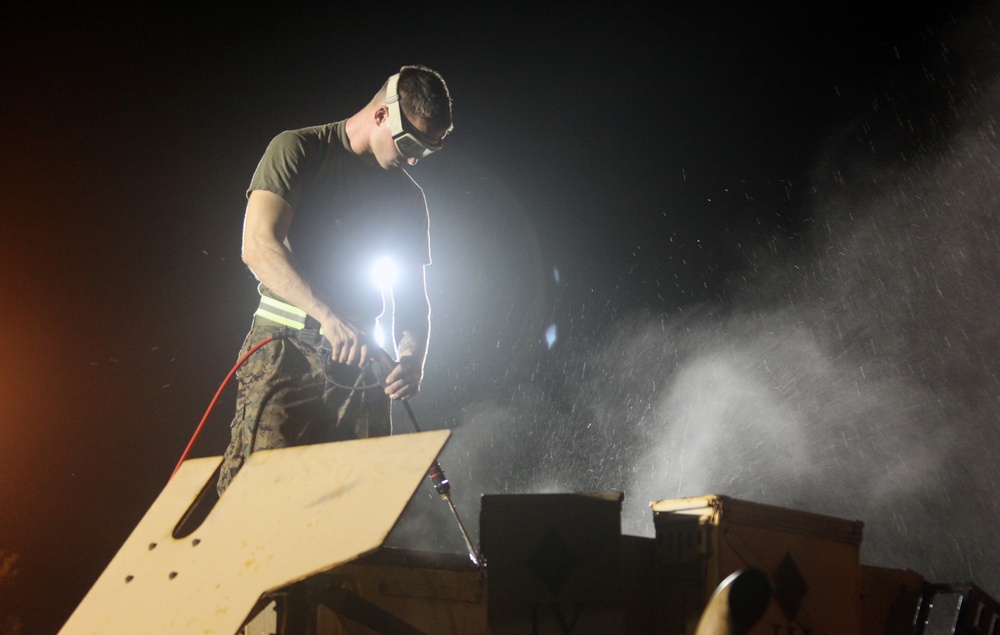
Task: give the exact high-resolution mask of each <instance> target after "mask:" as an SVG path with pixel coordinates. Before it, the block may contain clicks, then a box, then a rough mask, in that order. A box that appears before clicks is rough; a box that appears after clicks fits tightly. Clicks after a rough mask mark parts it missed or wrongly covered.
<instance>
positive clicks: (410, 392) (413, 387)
mask: <svg viewBox="0 0 1000 635" xmlns="http://www.w3.org/2000/svg"><path fill="white" fill-rule="evenodd" d="M421 366H422V364H421V363H420V360H418V359H417V358H415V357H413V356H412V355H403V356H402V357H400V358H399V363H398V364H396V367H395V368H393V369H392V372H391V373H389V376H388V377H386V378H385V394H387V395H389V398H390V399H409V398H410V397H413V396H414V395H416V394H417V393H418V392H419V391H420V378H421V377H422V375H423V368H422V367H421Z"/></svg>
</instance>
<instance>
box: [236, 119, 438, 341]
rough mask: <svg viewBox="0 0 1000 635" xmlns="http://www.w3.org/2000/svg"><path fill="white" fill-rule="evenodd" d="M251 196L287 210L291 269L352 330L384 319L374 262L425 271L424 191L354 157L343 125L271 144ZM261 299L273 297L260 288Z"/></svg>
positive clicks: (397, 172)
mask: <svg viewBox="0 0 1000 635" xmlns="http://www.w3.org/2000/svg"><path fill="white" fill-rule="evenodd" d="M253 190H267V191H269V192H273V193H275V194H277V195H278V196H280V197H281V198H283V199H284V200H285V201H286V202H287V203H288V204H289V205H290V206H291V208H292V223H291V226H290V228H289V230H288V238H287V241H286V244H287V245H288V247H289V249H291V251H292V254H293V257H294V259H295V265H296V267H297V268H298V270H299V272H300V273H301V274H302V275H303V276H304V277H305V278H306V280H308V281H309V283H310V284H311V285H312V286H313V288H314V289H315V290H317V291H318V292H319V294H320V296H321V297H322V298H323V299H324V300H325V301H326V302H327V303H328V304H329V305H330V307H331V308H333V309H334V311H336V312H338V313H339V314H340V315H341V316H344V317H347V318H349V319H350V320H351V321H352V322H355V323H356V325H357V326H360V327H364V326H366V325H368V324H371V323H372V322H373V321H374V319H375V317H377V316H378V315H379V314H380V313H381V312H382V297H381V293H380V291H379V290H378V288H377V287H376V285H375V282H374V280H373V278H372V275H371V271H372V268H373V265H374V263H375V262H377V261H378V260H379V259H381V258H383V257H389V258H391V259H392V260H393V261H394V262H395V263H397V266H408V265H427V264H430V261H431V258H430V244H429V238H428V218H427V204H426V201H425V199H424V193H423V190H421V189H420V186H418V185H417V184H416V183H415V182H414V181H413V179H412V178H410V175H409V174H407V173H406V172H405V171H404V170H402V169H392V170H384V169H382V168H381V167H380V166H379V165H378V164H376V163H369V162H367V161H365V160H364V159H362V158H361V157H360V156H358V155H356V154H354V152H353V151H351V149H350V141H349V139H348V138H347V133H346V130H345V126H344V122H343V121H339V122H336V123H330V124H326V125H322V126H313V127H310V128H302V129H300V130H288V131H285V132H282V133H281V134H279V135H278V136H276V137H275V138H274V139H273V140H272V141H271V143H270V144H269V145H268V147H267V150H266V151H265V153H264V156H263V157H262V158H261V160H260V163H259V164H258V165H257V170H256V171H255V172H254V175H253V179H252V180H251V181H250V187H249V189H248V190H247V195H248V196H249V193H250V192H251V191H253ZM261 292H262V293H265V294H267V295H271V296H273V297H276V296H274V294H273V293H270V292H269V291H268V290H267V289H266V288H264V287H263V285H262V286H261ZM278 299H280V298H278Z"/></svg>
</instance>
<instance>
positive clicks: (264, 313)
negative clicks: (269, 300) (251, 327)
mask: <svg viewBox="0 0 1000 635" xmlns="http://www.w3.org/2000/svg"><path fill="white" fill-rule="evenodd" d="M254 315H259V316H260V317H262V318H264V319H266V320H271V321H272V322H275V323H276V324H280V325H282V326H289V327H291V328H293V329H299V330H302V329H303V328H305V323H304V322H303V321H301V320H300V321H298V322H296V321H295V320H293V319H291V318H287V317H285V316H283V315H278V314H277V313H272V312H270V311H268V310H267V309H265V308H264V307H258V308H257V311H256V312H255V313H254Z"/></svg>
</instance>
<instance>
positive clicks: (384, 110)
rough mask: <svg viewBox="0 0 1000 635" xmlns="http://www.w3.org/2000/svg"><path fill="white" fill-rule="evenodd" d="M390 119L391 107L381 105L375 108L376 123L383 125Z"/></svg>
mask: <svg viewBox="0 0 1000 635" xmlns="http://www.w3.org/2000/svg"><path fill="white" fill-rule="evenodd" d="M388 121H389V107H388V106H379V107H378V108H376V109H375V125H377V126H381V125H382V124H383V123H388Z"/></svg>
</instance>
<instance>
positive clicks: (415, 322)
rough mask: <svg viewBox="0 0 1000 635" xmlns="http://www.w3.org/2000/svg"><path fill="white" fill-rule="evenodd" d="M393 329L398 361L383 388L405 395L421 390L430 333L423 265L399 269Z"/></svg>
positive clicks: (397, 397)
mask: <svg viewBox="0 0 1000 635" xmlns="http://www.w3.org/2000/svg"><path fill="white" fill-rule="evenodd" d="M392 296H393V308H394V312H393V330H394V336H395V338H396V349H397V350H398V351H399V365H398V366H396V368H395V369H394V370H393V371H392V373H390V374H389V376H388V377H387V378H386V389H385V392H386V394H387V395H389V396H390V397H391V398H393V399H408V398H410V397H412V396H414V395H416V394H417V392H418V391H419V390H420V380H421V378H422V377H423V373H424V359H425V357H426V356H427V341H428V338H429V336H430V302H429V301H428V300H427V285H426V282H425V278H424V268H423V267H422V266H417V267H409V268H406V269H404V270H403V271H400V272H399V276H398V277H397V280H396V284H395V285H394V287H393V294H392Z"/></svg>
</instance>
